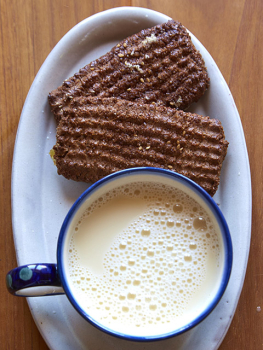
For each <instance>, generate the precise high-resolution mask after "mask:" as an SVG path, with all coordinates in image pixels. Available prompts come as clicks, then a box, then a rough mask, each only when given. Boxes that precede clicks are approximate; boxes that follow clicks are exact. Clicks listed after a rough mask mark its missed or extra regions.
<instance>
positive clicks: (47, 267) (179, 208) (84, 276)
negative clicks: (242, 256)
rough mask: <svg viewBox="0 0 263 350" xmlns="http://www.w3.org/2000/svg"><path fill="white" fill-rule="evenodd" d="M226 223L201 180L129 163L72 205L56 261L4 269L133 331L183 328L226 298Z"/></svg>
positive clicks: (107, 326) (121, 330)
mask: <svg viewBox="0 0 263 350" xmlns="http://www.w3.org/2000/svg"><path fill="white" fill-rule="evenodd" d="M232 254H233V251H232V243H231V236H230V232H229V229H228V226H227V223H226V221H225V219H224V217H223V214H222V212H221V211H220V209H219V207H218V205H217V204H216V203H215V202H214V200H213V199H212V198H211V197H210V196H209V195H208V194H207V193H206V192H205V191H204V190H203V189H202V188H201V187H200V186H198V185H197V184H196V183H195V182H193V181H192V180H190V179H188V178H186V177H184V176H182V175H179V174H177V173H174V172H172V171H169V170H164V169H157V168H134V169H127V170H123V171H120V172H117V173H114V174H112V175H109V176H107V177H105V178H103V179H102V180H100V181H98V182H96V183H95V184H93V185H92V186H90V187H89V188H88V189H87V190H86V191H85V192H84V193H83V194H82V195H81V196H80V197H79V198H78V199H77V201H76V202H75V203H74V205H73V206H72V208H71V209H70V211H69V212H68V214H67V216H66V218H65V220H64V222H63V224H62V227H61V230H60V235H59V238H58V243H57V264H43V263H38V264H31V265H25V266H20V267H17V268H15V269H13V270H11V271H10V272H9V273H8V274H7V276H6V283H7V288H8V290H9V292H10V293H12V294H14V295H18V296H43V295H57V294H64V293H65V294H66V296H67V297H68V299H69V301H70V302H71V304H72V305H73V306H74V308H75V309H76V310H77V311H78V312H79V313H80V315H81V316H82V317H84V319H86V320H87V321H88V322H90V323H91V324H93V325H94V326H95V327H97V328H99V329H101V330H102V331H104V332H106V333H108V334H111V335H114V336H117V337H120V338H123V339H127V340H135V341H153V340H160V339H165V338H168V337H171V336H175V335H178V334H181V333H182V332H185V331H187V330H188V329H190V328H192V327H194V326H195V325H197V324H198V323H200V322H201V321H202V320H203V319H204V318H205V317H206V316H207V315H208V314H209V313H210V312H211V311H212V310H213V309H214V307H215V306H216V305H217V303H218V302H219V300H220V299H221V297H222V295H223V293H224V291H225V289H226V287H227V284H228V281H229V278H230V273H231V269H232Z"/></svg>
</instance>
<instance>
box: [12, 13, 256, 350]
mask: <svg viewBox="0 0 263 350" xmlns="http://www.w3.org/2000/svg"><path fill="white" fill-rule="evenodd" d="M168 19H169V18H168V17H167V16H165V15H163V14H161V13H158V12H155V11H152V10H148V9H143V8H136V7H121V8H115V9H111V10H108V11H105V12H102V13H98V14H96V15H94V16H92V17H90V18H88V19H86V20H84V21H82V22H81V23H79V24H78V25H77V26H75V27H74V28H73V29H72V30H70V31H69V32H68V33H67V34H66V35H65V36H64V37H63V38H62V39H61V40H60V42H59V43H58V44H57V45H56V47H55V48H54V49H53V50H52V52H51V53H50V55H49V56H48V57H47V59H46V61H45V62H44V64H43V65H42V67H41V69H40V70H39V72H38V74H37V76H36V78H35V80H34V82H33V84H32V87H31V89H30V91H29V93H28V96H27V99H26V101H25V104H24V108H23V111H22V114H21V119H20V123H19V128H18V132H17V139H16V144H15V150H14V159H13V172H12V214H13V234H14V241H15V248H16V252H17V260H18V264H19V265H22V264H27V263H37V262H39V263H43V262H56V243H57V237H58V233H59V230H60V226H61V224H62V221H63V218H64V217H65V215H66V213H67V211H68V210H69V208H70V206H71V205H72V203H73V202H74V201H75V200H76V199H77V197H78V196H79V195H80V194H81V193H82V192H83V191H84V190H85V189H86V188H87V187H88V185H87V184H84V183H76V182H73V181H69V180H66V179H64V178H63V177H62V176H58V175H57V173H56V167H55V166H54V165H53V162H52V160H51V159H50V156H49V154H48V153H49V150H50V149H51V148H52V147H53V145H54V144H55V122H54V118H53V116H52V114H51V112H50V108H49V105H48V102H47V95H48V93H49V92H50V91H51V90H53V89H55V88H56V87H58V86H59V85H60V84H61V83H62V82H63V81H64V80H65V79H66V78H68V77H70V76H72V75H73V74H74V73H75V72H77V71H78V70H79V68H81V67H83V66H84V65H85V64H87V63H89V62H90V61H92V60H93V59H95V58H97V57H99V56H101V55H102V54H104V53H106V52H107V51H108V50H109V49H110V48H111V47H112V46H114V45H115V44H116V43H118V42H119V41H120V40H121V39H123V38H125V37H127V36H129V35H131V34H134V33H136V32H138V31H140V30H141V29H144V28H148V27H152V26H154V25H156V24H159V23H162V22H166V21H167V20H168ZM192 40H193V42H194V44H195V46H196V47H197V49H198V50H199V51H200V52H201V54H202V56H203V58H204V60H205V62H206V65H207V68H208V73H209V76H210V79H211V86H210V88H209V90H208V91H207V92H206V94H205V96H204V97H203V98H202V99H201V100H200V101H199V102H198V103H197V104H195V105H194V106H193V107H192V108H191V110H192V111H195V112H197V113H200V114H203V115H209V116H210V117H211V118H217V119H219V120H221V122H222V124H223V127H224V130H225V134H226V139H227V140H228V141H229V149H228V154H227V157H226V159H225V161H224V164H223V169H222V174H221V184H220V186H219V189H218V191H217V193H216V195H215V200H216V202H217V203H218V204H219V205H220V208H221V210H222V211H223V213H224V215H225V217H226V220H227V222H228V224H229V227H230V231H231V235H232V239H233V246H234V262H233V271H232V275H231V278H230V282H229V285H228V287H227V290H226V292H225V294H224V296H223V298H222V300H221V301H220V303H219V304H218V305H217V307H216V309H215V310H214V311H213V312H212V313H211V314H210V315H209V316H208V317H207V318H206V319H205V320H204V321H203V322H202V323H201V324H200V325H198V326H197V327H195V328H194V329H192V330H190V331H188V332H186V333H184V334H182V335H180V336H178V337H175V338H171V339H167V340H164V341H162V342H161V343H160V342H156V343H146V344H141V343H133V342H126V341H123V340H120V339H117V338H113V337H111V336H109V335H107V334H104V333H102V332H100V331H99V330H97V329H95V328H94V327H92V326H91V325H90V324H88V323H87V322H85V321H84V320H83V319H82V318H81V316H79V314H78V313H77V312H76V311H75V310H74V309H73V307H72V306H71V304H70V303H69V302H68V300H67V298H66V297H65V296H52V297H39V298H28V304H29V307H30V310H31V312H32V315H33V317H34V320H35V322H36V324H37V326H38V328H39V330H40V332H41V334H42V336H43V337H44V339H45V341H46V342H47V344H48V346H49V347H50V349H54V350H59V349H61V350H68V349H74V350H79V349H107V350H111V349H112V350H113V349H114V350H116V349H121V350H123V349H127V350H129V349H133V350H134V349H146V350H147V349H149V350H150V349H151V350H155V349H160V347H162V348H165V349H179V348H180V349H187V350H191V349H193V350H198V349H200V350H203V349H210V350H213V349H217V348H218V347H219V345H220V343H221V342H222V340H223V338H224V336H225V334H226V332H227V329H228V327H229V325H230V322H231V319H232V317H233V314H234V312H235V309H236V305H237V302H238V299H239V295H240V292H241V289H242V286H243V281H244V276H245V271H246V266H247V260H248V253H249V245H250V231H251V180H250V170H249V162H248V156H247V150H246V143H245V138H244V134H243V129H242V125H241V121H240V118H239V115H238V111H237V109H236V107H235V103H234V100H233V98H232V95H231V93H230V91H229V89H228V87H227V84H226V82H225V81H224V79H223V77H222V75H221V73H220V71H219V69H218V68H217V66H216V64H215V62H214V61H213V59H212V57H211V56H210V55H209V53H208V52H207V51H206V49H205V48H204V47H203V46H202V45H201V43H200V42H199V41H198V40H197V39H196V38H195V37H194V36H193V35H192ZM226 59H227V58H226Z"/></svg>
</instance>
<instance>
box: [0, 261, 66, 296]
mask: <svg viewBox="0 0 263 350" xmlns="http://www.w3.org/2000/svg"><path fill="white" fill-rule="evenodd" d="M6 286H7V289H8V291H9V292H10V293H11V294H13V295H16V296H21V297H33V296H34V297H35V296H45V295H60V294H65V292H64V290H63V288H62V284H61V281H60V278H59V274H58V270H57V264H30V265H23V266H19V267H16V268H15V269H13V270H10V271H9V272H8V273H7V275H6Z"/></svg>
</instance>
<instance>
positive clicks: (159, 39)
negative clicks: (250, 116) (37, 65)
mask: <svg viewBox="0 0 263 350" xmlns="http://www.w3.org/2000/svg"><path fill="white" fill-rule="evenodd" d="M208 86H209V78H208V74H207V70H206V68H205V65H204V62H203V59H202V57H201V55H200V53H199V52H198V51H197V50H196V49H195V47H194V45H193V44H192V42H191V38H190V36H189V34H188V32H187V31H186V29H185V28H184V27H183V26H182V25H181V23H179V22H176V21H173V20H171V21H168V22H167V23H164V24H161V25H158V26H155V27H153V28H149V29H145V30H142V31H141V32H139V33H138V34H134V35H132V36H131V37H128V38H126V39H125V40H123V41H122V42H121V43H120V44H118V45H116V46H115V47H114V48H113V49H112V50H111V51H110V52H108V53H106V54H105V55H104V56H102V57H100V58H98V59H97V60H95V61H93V62H91V63H90V64H88V65H86V66H85V67H84V68H82V69H81V70H80V71H79V72H78V73H76V74H75V75H74V76H73V77H71V78H69V79H67V80H66V81H65V82H64V83H63V84H62V85H61V86H60V87H59V88H58V89H56V90H54V91H52V92H51V93H50V94H49V103H50V105H51V109H52V111H53V113H54V114H55V117H56V120H57V121H59V120H60V118H61V116H62V115H63V110H64V109H65V108H66V107H67V106H69V105H70V103H71V100H72V99H74V98H75V97H80V96H83V97H84V96H98V97H101V98H103V97H118V98H121V99H125V100H129V101H137V102H139V103H152V102H155V103H157V104H159V105H165V106H169V107H174V108H180V109H185V108H187V107H188V106H189V105H190V104H191V103H192V102H196V101H197V100H198V99H199V98H200V97H201V96H202V95H203V94H204V92H205V90H206V89H207V88H208Z"/></svg>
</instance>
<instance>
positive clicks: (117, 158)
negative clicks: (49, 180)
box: [52, 97, 228, 196]
mask: <svg viewBox="0 0 263 350" xmlns="http://www.w3.org/2000/svg"><path fill="white" fill-rule="evenodd" d="M227 147H228V142H227V141H226V140H225V135H224V130H223V127H222V125H221V123H220V121H218V120H216V119H210V118H209V117H203V116H200V115H197V114H194V113H187V112H183V111H177V110H175V109H173V108H168V107H164V106H157V105H149V104H141V103H136V102H129V101H125V100H120V99H117V98H99V97H95V98H94V97H85V98H83V97H80V98H76V99H74V101H72V103H71V105H69V106H67V107H66V108H65V111H64V114H63V115H62V116H61V119H60V122H59V124H58V126H57V141H56V145H55V146H54V148H53V149H52V158H53V160H54V162H55V164H56V166H57V170H58V174H61V175H63V176H64V177H66V178H67V179H72V180H75V181H84V182H95V181H97V180H99V179H101V178H102V177H104V176H106V175H109V174H111V173H113V172H115V171H118V170H122V169H126V168H132V167H143V166H149V167H158V168H164V169H170V170H172V171H175V172H178V173H180V174H183V175H185V176H187V177H189V178H190V179H192V180H194V181H195V182H196V183H198V184H199V185H200V186H202V187H203V188H204V189H205V190H206V191H207V192H208V193H209V194H210V195H211V196H213V195H214V194H215V192H216V190H217V188H218V185H219V181H220V172H221V167H222V163H223V160H224V158H225V156H226V153H227Z"/></svg>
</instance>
